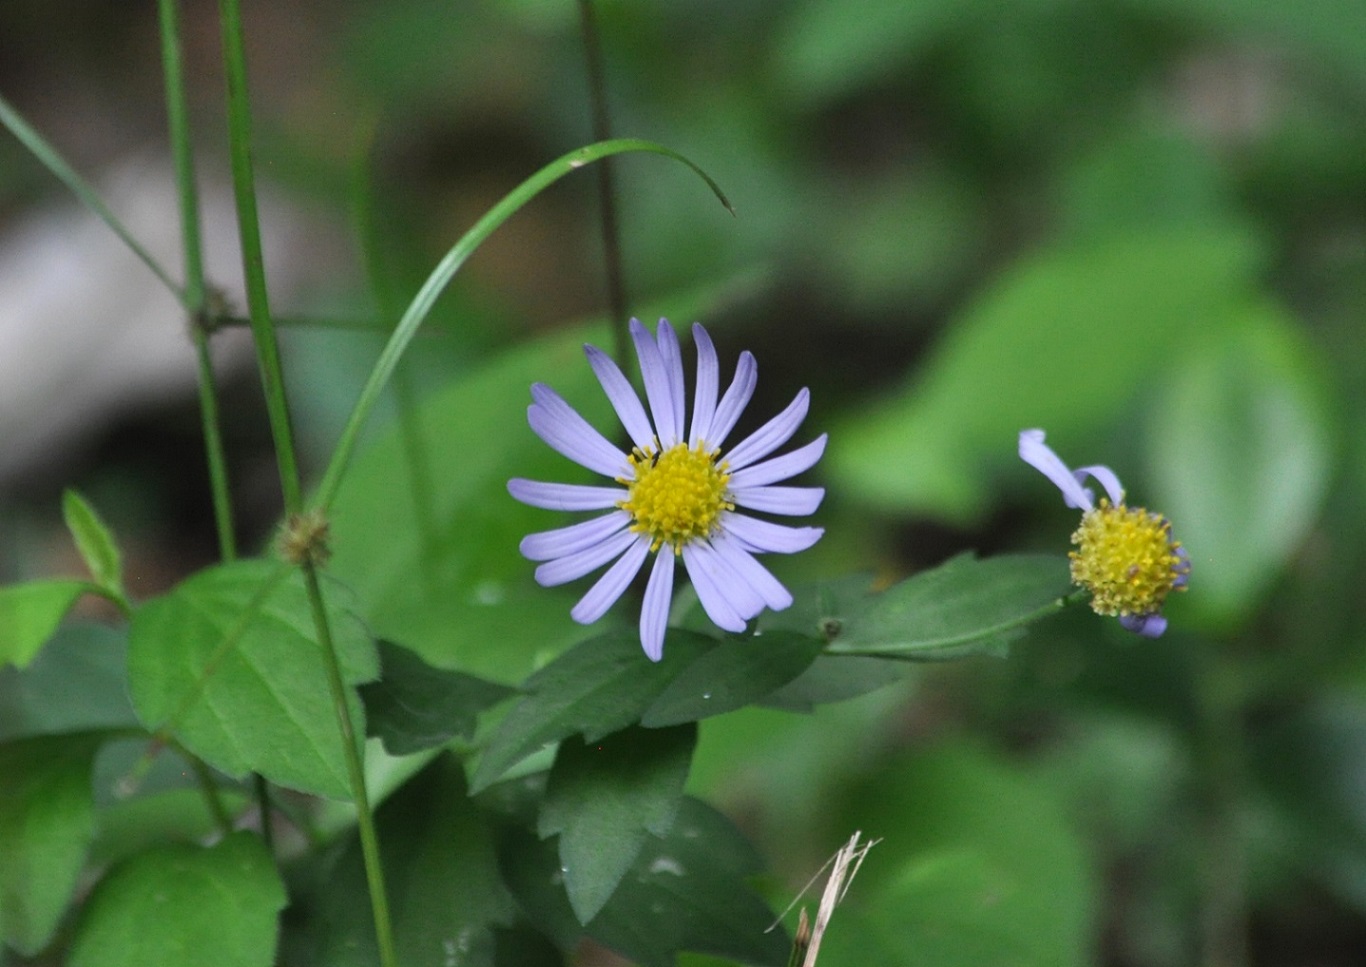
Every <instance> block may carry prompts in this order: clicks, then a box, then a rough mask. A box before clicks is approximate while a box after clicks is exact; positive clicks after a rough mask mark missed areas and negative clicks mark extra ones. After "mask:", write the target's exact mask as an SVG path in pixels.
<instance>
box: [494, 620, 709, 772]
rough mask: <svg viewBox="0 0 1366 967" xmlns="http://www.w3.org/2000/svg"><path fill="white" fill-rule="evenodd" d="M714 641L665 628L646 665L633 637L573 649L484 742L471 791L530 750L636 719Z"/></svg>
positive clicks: (541, 674) (531, 682)
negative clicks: (658, 652)
mask: <svg viewBox="0 0 1366 967" xmlns="http://www.w3.org/2000/svg"><path fill="white" fill-rule="evenodd" d="M713 647H716V639H714V638H708V637H706V636H704V635H699V634H694V633H692V632H687V631H682V630H679V629H676V628H675V629H670V631H669V633H668V636H667V638H666V640H665V644H664V657H663V659H662V660H660V661H658V662H652V661H650V660H649V659H648V658H646V657H645V655H644V654H643V653H642V652H641V650H640V638H639V636H638V635H637V634H636V633H635V632H615V633H609V634H606V635H601V636H599V637H597V638H590V639H589V640H587V641H584V642H581V643H580V644H578V645H575V646H574V647H573V648H571V649H570V650H569V651H567V652H565V653H564V654H563V655H561V656H560V657H559V658H557V659H555V660H554V661H553V662H551V663H550V664H549V665H546V666H545V667H544V668H542V669H541V670H540V671H538V672H536V674H534V675H532V676H531V678H529V679H527V682H526V685H525V690H526V691H527V692H528V695H527V696H526V697H525V698H523V699H522V700H521V701H520V702H518V703H517V704H516V705H515V706H514V707H513V708H512V710H511V711H510V712H509V713H508V715H507V717H506V718H504V719H503V721H502V723H501V724H500V725H499V727H498V730H497V731H496V732H494V733H493V735H492V737H491V738H490V739H489V742H488V745H487V746H485V748H484V754H483V756H482V757H481V758H480V760H479V767H478V768H477V769H476V770H475V772H474V780H473V782H472V783H471V787H472V788H473V789H474V791H475V792H478V791H479V790H481V789H484V788H486V787H487V786H488V785H489V784H490V783H492V782H494V781H495V780H497V779H498V778H499V777H500V776H502V775H503V773H504V772H506V771H507V770H508V769H509V768H511V767H512V766H514V765H516V764H517V763H518V762H520V761H521V760H522V759H524V758H526V757H527V756H528V755H530V754H531V753H532V752H535V751H536V750H537V749H539V748H542V747H543V746H546V745H548V744H549V743H551V742H558V741H559V740H560V739H563V738H565V737H566V736H570V735H582V736H583V737H584V740H585V741H588V742H594V741H596V740H598V739H600V738H602V737H603V736H604V735H610V734H611V733H613V732H617V731H620V730H621V729H624V728H625V727H626V726H628V725H632V724H634V723H636V722H638V721H640V717H641V715H642V714H643V713H644V712H645V710H646V709H647V708H649V706H650V703H651V702H653V701H654V699H655V696H657V695H658V694H659V693H660V692H662V691H663V690H664V689H665V687H667V686H668V684H669V682H671V681H672V680H673V679H674V678H675V677H676V676H677V675H678V674H679V672H681V671H682V670H683V669H684V668H686V667H687V666H688V665H689V664H691V663H692V661H693V660H694V659H695V658H697V656H699V655H701V654H702V653H704V652H705V651H707V650H709V649H711V648H713Z"/></svg>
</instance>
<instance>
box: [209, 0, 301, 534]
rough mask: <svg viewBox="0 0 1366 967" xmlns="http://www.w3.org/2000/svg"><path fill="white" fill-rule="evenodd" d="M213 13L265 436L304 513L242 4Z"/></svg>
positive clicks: (289, 500) (288, 503)
mask: <svg viewBox="0 0 1366 967" xmlns="http://www.w3.org/2000/svg"><path fill="white" fill-rule="evenodd" d="M218 13H219V19H220V21H221V23H222V31H223V65H224V70H225V72H226V77H227V85H228V142H229V153H230V155H231V158H232V186H233V194H234V196H235V197H236V200H237V223H238V230H239V233H240V236H241V245H242V274H243V276H244V278H245V279H246V285H247V309H248V310H249V313H250V315H251V334H252V339H253V340H254V341H255V343H256V358H257V362H258V363H259V365H260V369H261V383H262V386H263V388H264V390H265V396H266V411H267V413H268V415H269V418H270V430H271V434H272V436H273V437H274V439H275V457H276V462H277V463H278V465H279V471H280V489H281V491H282V493H283V495H284V504H285V510H286V511H287V512H288V513H290V514H296V513H298V512H299V511H300V510H301V509H302V507H303V489H302V485H301V484H300V481H299V466H298V461H297V458H296V455H295V449H294V431H293V430H292V428H291V426H290V421H289V406H288V403H287V401H286V397H285V386H284V371H283V369H282V367H281V365H280V347H279V343H278V342H277V340H276V338H275V327H274V325H273V324H272V323H271V318H270V299H269V296H268V293H267V289H266V267H265V256H264V254H263V252H262V249H261V220H260V216H259V215H258V213H257V210H256V175H255V172H254V170H253V166H252V155H251V107H250V105H249V103H248V99H247V59H246V45H245V43H244V39H243V33H242V11H241V4H240V2H239V0H219V4H218Z"/></svg>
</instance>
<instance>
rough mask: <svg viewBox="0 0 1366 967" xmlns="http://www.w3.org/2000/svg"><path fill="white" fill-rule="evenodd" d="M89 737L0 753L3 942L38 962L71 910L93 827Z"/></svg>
mask: <svg viewBox="0 0 1366 967" xmlns="http://www.w3.org/2000/svg"><path fill="white" fill-rule="evenodd" d="M100 741H101V737H100V736H98V735H92V734H89V733H77V734H72V735H52V736H41V737H37V738H29V739H21V740H19V741H17V742H10V743H7V744H4V745H0V777H3V780H0V857H4V861H3V862H0V940H2V941H3V942H4V943H6V944H8V945H9V946H11V947H13V948H14V949H16V950H18V951H19V952H20V953H22V954H25V955H28V956H32V955H34V954H37V953H38V952H39V951H40V950H42V949H43V948H44V947H45V946H47V943H48V941H49V940H50V939H51V938H52V934H53V932H54V931H55V930H56V928H57V923H58V921H59V920H60V919H61V916H62V913H63V912H64V911H65V910H66V906H67V903H68V902H70V900H71V896H72V894H73V893H74V892H75V889H76V881H77V879H78V877H79V876H80V872H81V867H82V866H83V865H84V864H85V856H86V850H87V848H88V847H89V845H90V838H91V834H92V829H93V827H94V811H95V804H94V795H93V793H92V792H91V787H90V768H91V763H92V761H93V760H94V757H95V751H96V749H98V748H99V744H100Z"/></svg>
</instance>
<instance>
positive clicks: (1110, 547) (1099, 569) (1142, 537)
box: [1069, 498, 1190, 615]
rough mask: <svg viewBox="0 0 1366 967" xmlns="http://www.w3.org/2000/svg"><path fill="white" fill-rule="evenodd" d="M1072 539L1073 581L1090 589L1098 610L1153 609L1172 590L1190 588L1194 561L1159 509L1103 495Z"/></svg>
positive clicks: (1129, 611) (1129, 612)
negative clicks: (1113, 503)
mask: <svg viewBox="0 0 1366 967" xmlns="http://www.w3.org/2000/svg"><path fill="white" fill-rule="evenodd" d="M1072 543H1073V544H1076V545H1077V550H1075V551H1072V552H1071V554H1070V555H1069V557H1071V559H1072V580H1073V581H1074V582H1076V583H1077V584H1080V585H1081V586H1082V587H1084V588H1086V589H1087V590H1089V591H1090V592H1091V607H1092V608H1093V609H1094V610H1095V611H1096V613H1097V614H1104V615H1145V614H1154V613H1156V612H1157V611H1160V610H1161V608H1162V602H1163V601H1165V600H1166V599H1167V595H1168V594H1170V593H1171V592H1172V591H1173V590H1178V591H1184V590H1185V581H1184V580H1182V579H1183V578H1184V577H1185V576H1186V575H1187V574H1189V573H1190V563H1189V561H1187V559H1186V558H1185V555H1184V554H1182V553H1177V551H1178V548H1180V547H1181V544H1180V542H1179V541H1173V540H1172V525H1171V523H1170V522H1169V521H1168V520H1167V519H1166V518H1165V517H1163V516H1161V515H1160V514H1152V513H1149V512H1148V511H1147V510H1144V509H1143V508H1142V507H1126V506H1125V505H1124V504H1119V505H1118V506H1115V507H1112V506H1110V502H1109V501H1108V500H1105V499H1103V498H1102V499H1101V501H1100V505H1099V506H1097V507H1096V508H1095V509H1094V510H1088V511H1087V512H1086V514H1085V515H1083V517H1082V519H1081V526H1080V527H1079V528H1077V532H1076V533H1075V534H1073V535H1072Z"/></svg>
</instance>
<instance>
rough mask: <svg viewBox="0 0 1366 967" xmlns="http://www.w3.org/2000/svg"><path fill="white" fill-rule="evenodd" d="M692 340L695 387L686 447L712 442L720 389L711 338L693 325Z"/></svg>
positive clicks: (699, 327) (700, 328)
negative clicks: (702, 442)
mask: <svg viewBox="0 0 1366 967" xmlns="http://www.w3.org/2000/svg"><path fill="white" fill-rule="evenodd" d="M692 341H693V345H694V346H696V347H697V386H696V387H695V388H694V390H693V401H692V426H691V427H690V428H689V430H688V446H689V447H695V446H697V444H698V442H699V441H702V440H709V439H711V425H712V418H713V417H715V415H716V394H717V391H718V389H719V386H720V380H721V367H720V365H719V364H718V363H717V361H716V347H715V346H714V345H712V341H711V336H709V335H707V330H705V329H703V328H702V326H701V324H700V323H696V322H694V323H693V324H692Z"/></svg>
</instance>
